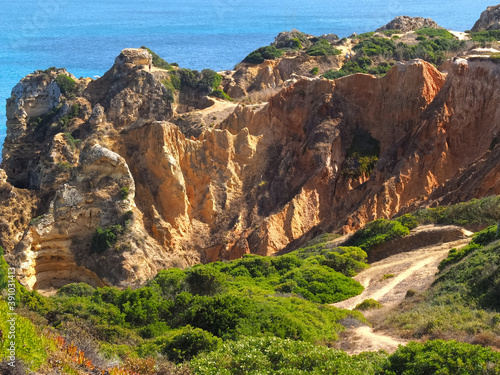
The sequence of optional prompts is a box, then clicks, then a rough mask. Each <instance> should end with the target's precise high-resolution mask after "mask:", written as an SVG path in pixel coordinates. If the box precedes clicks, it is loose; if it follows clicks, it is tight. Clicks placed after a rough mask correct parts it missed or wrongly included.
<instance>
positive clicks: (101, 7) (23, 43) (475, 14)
mask: <svg viewBox="0 0 500 375" xmlns="http://www.w3.org/2000/svg"><path fill="white" fill-rule="evenodd" d="M488 5H494V4H492V3H491V0H474V1H470V0H454V1H452V0H441V1H437V2H436V1H435V0H420V1H413V0H355V1H345V0H344V1H336V0H309V1H303V0H252V1H243V0H210V1H208V0H182V1H177V0H173V1H165V0H142V1H137V0H135V1H131V0H86V1H74V0H23V1H17V0H16V1H13V0H2V3H1V5H0V150H1V147H2V144H3V140H4V137H5V132H6V128H5V123H6V117H5V100H6V99H7V98H8V97H10V92H11V90H12V87H14V85H15V84H16V83H17V82H19V80H20V79H21V78H22V77H24V76H25V75H26V74H29V73H31V72H33V71H35V70H37V69H46V68H48V67H51V66H55V67H64V68H67V69H68V71H70V72H71V73H73V74H74V75H75V76H77V77H80V76H85V77H94V76H96V75H97V76H100V75H102V74H104V72H105V71H106V70H108V69H109V68H110V67H111V66H112V64H113V62H114V59H115V57H116V56H117V55H118V54H119V52H120V51H121V50H122V49H124V48H128V47H140V46H142V45H145V46H147V47H149V48H151V49H152V50H154V51H155V52H157V53H158V54H159V55H160V56H162V57H163V58H165V59H166V60H167V61H169V62H177V63H179V64H180V66H182V67H186V68H191V69H204V68H211V69H214V70H224V69H231V68H232V67H233V66H234V65H235V64H237V63H238V62H239V61H241V60H242V59H243V58H244V57H245V56H246V55H247V54H248V53H249V52H251V51H253V50H254V49H256V48H258V47H260V46H263V45H268V44H269V43H271V42H272V41H273V40H274V37H275V36H276V35H277V34H278V33H279V32H280V31H283V30H291V29H292V28H296V29H299V30H301V31H303V32H306V33H310V34H314V35H321V34H326V33H335V34H337V35H339V36H340V37H344V36H348V35H350V34H352V33H353V32H357V33H362V32H366V31H371V30H375V29H376V28H378V27H380V26H382V25H384V24H386V23H387V22H389V21H390V20H392V19H393V18H394V17H396V16H398V15H409V16H421V17H430V18H432V19H434V20H435V21H436V22H438V23H439V24H440V25H441V26H443V27H446V28H448V29H453V30H458V31H463V30H466V29H470V28H471V27H472V26H473V25H474V22H475V21H476V20H477V19H478V18H479V15H480V13H481V12H482V11H483V10H485V9H486V7H487V6H488Z"/></svg>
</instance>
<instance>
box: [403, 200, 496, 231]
mask: <svg viewBox="0 0 500 375" xmlns="http://www.w3.org/2000/svg"><path fill="white" fill-rule="evenodd" d="M411 215H412V216H413V217H414V218H415V220H417V221H418V222H419V223H420V224H455V225H492V224H496V223H498V221H499V219H500V196H491V197H486V198H481V199H472V200H471V201H468V202H462V203H458V204H455V205H452V206H439V207H436V208H426V209H422V210H417V211H415V212H414V213H413V214H411Z"/></svg>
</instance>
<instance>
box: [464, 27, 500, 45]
mask: <svg viewBox="0 0 500 375" xmlns="http://www.w3.org/2000/svg"><path fill="white" fill-rule="evenodd" d="M471 39H472V40H473V41H474V42H478V43H481V44H482V45H485V44H486V43H491V42H496V41H498V40H500V30H482V31H478V32H475V33H472V34H471Z"/></svg>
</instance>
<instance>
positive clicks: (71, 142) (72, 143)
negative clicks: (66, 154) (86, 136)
mask: <svg viewBox="0 0 500 375" xmlns="http://www.w3.org/2000/svg"><path fill="white" fill-rule="evenodd" d="M64 138H66V141H67V142H68V143H69V145H70V147H71V150H73V151H74V150H75V148H77V147H79V146H80V145H81V144H82V140H81V139H75V138H73V136H72V135H71V133H64Z"/></svg>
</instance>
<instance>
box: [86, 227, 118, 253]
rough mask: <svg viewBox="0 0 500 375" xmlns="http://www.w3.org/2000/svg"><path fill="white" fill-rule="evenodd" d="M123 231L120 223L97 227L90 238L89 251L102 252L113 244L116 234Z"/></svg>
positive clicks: (116, 237)
mask: <svg viewBox="0 0 500 375" xmlns="http://www.w3.org/2000/svg"><path fill="white" fill-rule="evenodd" d="M123 231H124V228H123V226H122V225H120V224H117V225H112V226H111V227H109V228H107V229H103V228H97V229H96V231H95V234H94V237H93V238H92V244H91V246H90V252H91V253H98V254H102V253H104V252H105V251H106V250H107V249H109V248H110V247H111V246H113V245H114V244H115V243H116V241H117V239H118V236H119V235H121V234H122V233H123Z"/></svg>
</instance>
